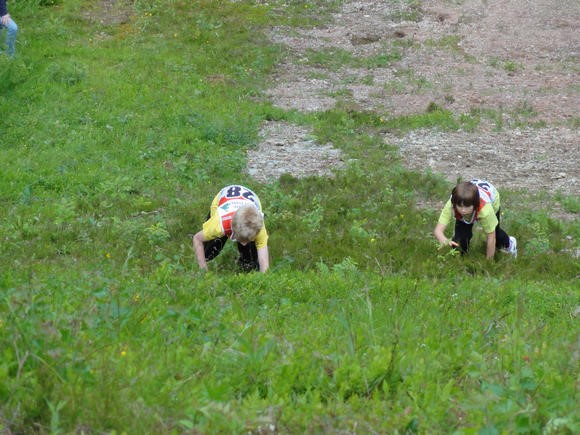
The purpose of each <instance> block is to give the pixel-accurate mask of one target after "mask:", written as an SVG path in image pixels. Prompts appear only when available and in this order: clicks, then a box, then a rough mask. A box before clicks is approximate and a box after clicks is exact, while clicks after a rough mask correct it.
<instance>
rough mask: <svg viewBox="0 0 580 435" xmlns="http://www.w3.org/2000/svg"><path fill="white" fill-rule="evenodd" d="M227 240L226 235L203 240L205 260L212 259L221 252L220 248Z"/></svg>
mask: <svg viewBox="0 0 580 435" xmlns="http://www.w3.org/2000/svg"><path fill="white" fill-rule="evenodd" d="M227 241H228V236H223V237H220V238H219V239H213V240H209V241H207V242H203V251H204V252H205V259H206V261H209V260H213V259H214V258H215V257H217V256H218V254H219V253H220V252H222V249H223V248H224V246H225V244H226V242H227Z"/></svg>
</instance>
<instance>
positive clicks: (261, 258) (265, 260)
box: [258, 246, 270, 273]
mask: <svg viewBox="0 0 580 435" xmlns="http://www.w3.org/2000/svg"><path fill="white" fill-rule="evenodd" d="M258 263H259V264H260V272H262V273H264V272H266V271H267V270H268V268H269V267H270V254H269V253H268V247H267V246H264V247H263V248H260V249H258Z"/></svg>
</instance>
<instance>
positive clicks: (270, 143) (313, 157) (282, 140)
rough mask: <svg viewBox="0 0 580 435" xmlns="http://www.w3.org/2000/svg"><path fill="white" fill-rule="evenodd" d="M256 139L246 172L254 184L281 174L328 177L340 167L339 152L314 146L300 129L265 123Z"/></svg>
mask: <svg viewBox="0 0 580 435" xmlns="http://www.w3.org/2000/svg"><path fill="white" fill-rule="evenodd" d="M260 136H261V137H262V138H263V140H262V141H261V143H260V144H259V146H258V148H257V149H254V150H251V151H249V152H248V173H249V174H250V175H251V176H252V177H253V178H255V179H256V180H258V181H261V182H270V181H275V180H276V179H277V178H278V177H280V176H281V175H282V174H291V175H293V176H295V177H307V176H310V175H317V176H332V170H333V169H337V168H340V167H342V166H343V165H344V160H343V156H342V151H341V150H339V149H336V148H334V147H333V146H332V144H326V145H321V144H319V143H317V142H316V141H315V140H314V138H313V137H312V133H311V132H310V131H308V130H307V129H306V128H304V127H301V126H298V125H293V124H289V123H285V122H273V121H269V122H266V123H265V124H264V126H263V128H262V130H261V131H260Z"/></svg>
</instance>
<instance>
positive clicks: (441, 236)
mask: <svg viewBox="0 0 580 435" xmlns="http://www.w3.org/2000/svg"><path fill="white" fill-rule="evenodd" d="M446 227H447V225H443V224H440V223H437V225H435V230H434V231H433V235H434V236H435V238H436V239H437V240H439V243H441V246H444V245H447V246H451V247H452V248H457V247H459V244H458V243H456V242H454V241H453V240H450V239H448V238H447V237H445V228H446Z"/></svg>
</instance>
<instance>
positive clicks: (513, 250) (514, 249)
mask: <svg viewBox="0 0 580 435" xmlns="http://www.w3.org/2000/svg"><path fill="white" fill-rule="evenodd" d="M504 252H507V253H508V254H510V255H513V257H514V258H517V257H518V241H517V240H516V238H515V237H512V236H510V245H509V246H508V247H507V248H506V249H504Z"/></svg>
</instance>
